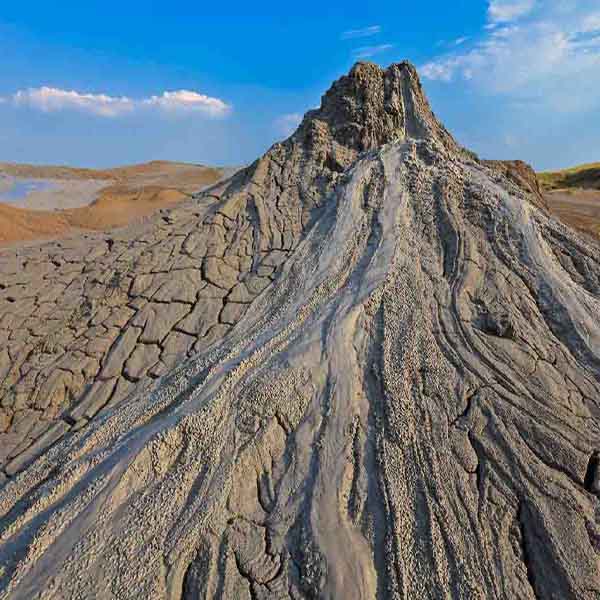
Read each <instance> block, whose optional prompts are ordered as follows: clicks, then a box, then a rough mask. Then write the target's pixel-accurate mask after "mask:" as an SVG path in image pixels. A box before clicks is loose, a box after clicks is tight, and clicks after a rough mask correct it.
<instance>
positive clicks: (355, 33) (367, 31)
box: [341, 25, 381, 40]
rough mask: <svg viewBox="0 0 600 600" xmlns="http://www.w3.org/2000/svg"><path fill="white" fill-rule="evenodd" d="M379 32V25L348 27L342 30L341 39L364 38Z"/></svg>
mask: <svg viewBox="0 0 600 600" xmlns="http://www.w3.org/2000/svg"><path fill="white" fill-rule="evenodd" d="M380 32H381V25H371V26H370V27H363V28H362V29H350V30H348V31H344V32H343V33H342V35H341V38H342V39H343V40H352V39H355V38H365V37H370V36H372V35H376V34H378V33H380Z"/></svg>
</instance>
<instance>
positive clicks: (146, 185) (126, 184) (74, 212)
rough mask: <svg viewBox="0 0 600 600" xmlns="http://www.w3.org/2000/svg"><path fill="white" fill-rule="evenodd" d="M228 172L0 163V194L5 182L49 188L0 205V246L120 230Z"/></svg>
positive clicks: (166, 165)
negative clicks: (12, 180)
mask: <svg viewBox="0 0 600 600" xmlns="http://www.w3.org/2000/svg"><path fill="white" fill-rule="evenodd" d="M227 172H228V170H221V169H215V168H211V167H205V166H202V165H192V164H185V163H171V162H165V161H153V162H150V163H145V164H140V165H131V166H125V167H118V168H115V169H108V170H99V171H95V170H92V169H76V168H73V169H71V168H69V167H51V166H32V165H15V164H7V163H0V173H1V174H3V175H5V177H4V178H3V179H2V180H0V181H1V183H2V188H0V196H1V194H2V193H3V192H4V193H6V192H7V190H8V188H10V184H9V181H10V178H15V177H19V178H28V179H43V180H46V181H51V182H52V183H53V184H55V187H53V188H52V189H45V190H41V191H36V192H34V193H32V194H30V195H29V196H28V197H27V198H26V199H25V200H24V201H21V202H19V203H18V205H17V204H15V203H14V202H11V203H3V202H1V201H0V245H7V244H14V243H19V242H23V241H31V240H36V239H43V238H49V237H50V238H52V237H62V236H65V235H68V234H70V233H73V232H74V231H77V230H79V229H93V230H105V229H110V228H113V227H121V226H123V225H127V224H128V223H131V222H132V221H134V220H136V219H139V218H141V217H145V216H148V215H150V214H152V213H153V212H155V211H156V210H158V209H160V208H164V207H166V206H171V205H173V204H174V203H177V202H180V201H181V200H184V199H186V198H189V197H190V196H191V194H192V193H194V192H197V191H199V190H201V189H202V188H204V187H206V186H207V185H210V184H212V183H214V182H215V181H217V180H219V179H220V178H222V176H223V175H224V174H225V175H226V174H227Z"/></svg>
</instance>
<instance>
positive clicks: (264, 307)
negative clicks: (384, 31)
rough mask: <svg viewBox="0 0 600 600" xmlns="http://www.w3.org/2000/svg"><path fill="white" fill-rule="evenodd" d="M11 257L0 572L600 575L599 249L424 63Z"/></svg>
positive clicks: (54, 589)
mask: <svg viewBox="0 0 600 600" xmlns="http://www.w3.org/2000/svg"><path fill="white" fill-rule="evenodd" d="M82 249H85V252H83V251H82ZM82 253H83V254H84V255H85V258H84V259H78V258H77V256H80V255H82ZM0 260H2V261H3V264H4V269H5V270H6V269H9V270H10V269H12V271H11V272H12V273H13V274H12V275H11V276H10V277H11V279H10V280H9V281H7V282H3V283H2V286H0V288H1V289H0V326H2V327H3V329H0V335H3V336H4V337H3V338H2V337H0V339H4V340H5V341H4V342H3V345H4V346H5V348H6V349H5V350H1V351H0V377H1V379H0V381H1V382H2V386H3V387H2V392H1V393H2V394H3V396H2V398H3V399H2V406H4V407H5V411H6V414H7V415H8V418H9V420H10V423H11V427H12V426H13V425H12V424H14V423H15V422H16V423H21V422H22V423H25V424H24V425H23V426H22V428H21V429H20V430H14V431H13V430H11V431H13V433H12V434H11V435H13V436H16V438H18V439H17V442H18V444H19V445H18V446H16V447H15V449H14V450H13V451H11V452H9V453H8V455H7V456H6V457H5V464H4V473H5V476H4V477H5V480H4V483H3V487H2V489H1V490H0V515H2V517H1V521H0V564H1V565H2V569H1V571H0V590H1V592H0V596H1V597H4V598H11V599H15V600H16V599H23V600H30V599H31V598H37V597H39V598H44V599H58V598H119V599H126V598H157V599H170V600H192V599H196V598H224V599H238V598H239V599H249V600H250V599H259V598H261V599H262V598H265V599H266V598H269V599H271V598H281V599H284V598H294V599H301V598H336V599H342V598H343V599H351V598H377V599H384V598H402V599H410V600H418V599H429V598H456V599H459V598H461V599H474V598H503V599H504V598H505V599H514V598H523V599H526V598H530V599H535V598H537V599H559V598H560V599H567V598H585V599H588V598H589V599H592V598H598V597H599V596H600V577H599V573H598V554H599V553H600V504H599V496H600V472H599V469H600V454H599V451H600V429H599V416H600V412H599V399H600V321H599V319H598V315H599V314H600V251H599V250H598V247H597V246H596V245H594V244H593V243H592V242H590V241H588V240H587V239H585V238H583V237H582V236H581V235H579V234H577V233H576V232H573V231H571V230H570V229H568V228H567V227H566V226H565V225H563V224H561V223H559V222H557V221H556V220H554V219H553V218H552V217H551V216H550V215H549V214H548V212H547V211H546V210H544V208H543V207H540V206H539V203H537V202H536V201H535V198H533V195H532V194H531V192H530V191H529V190H528V189H524V188H523V189H522V188H521V187H519V186H518V185H517V183H515V180H514V179H509V178H508V177H507V176H506V174H505V173H504V172H503V171H502V170H501V169H496V168H494V166H493V165H490V164H485V163H482V162H480V161H478V160H477V159H476V158H475V157H474V155H472V154H471V153H469V152H467V151H466V150H464V149H462V148H461V147H460V146H459V145H458V144H457V143H456V142H455V141H454V140H453V138H452V137H451V135H450V134H449V133H448V132H447V131H446V130H445V128H444V127H443V126H442V125H441V124H440V123H439V122H438V120H437V119H436V118H435V116H434V114H433V113H432V112H431V110H430V108H429V104H428V102H427V100H426V98H425V97H424V94H423V91H422V89H421V85H420V83H419V80H418V76H417V73H416V71H415V69H414V68H413V67H412V66H411V65H410V64H408V63H401V64H395V65H392V66H390V67H389V68H388V69H387V70H382V69H380V68H379V67H377V66H376V65H373V64H367V63H359V64H357V65H356V66H355V67H354V68H353V69H352V70H351V72H350V73H349V75H347V76H345V77H342V78H341V79H340V80H339V81H337V82H335V83H334V85H333V86H332V88H331V89H330V90H329V91H328V92H327V93H326V94H325V96H324V97H323V100H322V104H321V107H320V108H319V109H318V110H315V111H311V112H309V113H307V115H306V116H305V118H304V120H303V122H302V124H301V125H300V127H299V128H298V130H297V131H296V132H295V133H294V134H293V135H292V136H291V137H290V138H289V139H288V140H286V141H285V142H283V143H281V144H276V145H275V146H273V147H272V148H271V149H270V150H269V151H268V152H267V153H266V154H265V155H264V156H263V157H262V158H260V159H259V160H257V161H256V162H255V163H254V164H253V165H251V166H250V167H249V168H247V169H245V170H244V171H242V172H240V173H238V174H236V175H235V176H234V177H233V178H232V179H229V180H228V181H226V182H224V183H221V184H218V185H217V186H215V187H213V188H212V189H210V190H208V191H205V192H203V193H202V194H200V195H198V196H197V197H196V198H194V200H192V201H189V202H186V203H184V204H182V205H179V206H178V207H176V208H173V209H172V210H167V211H162V213H161V214H160V215H159V216H157V217H155V218H153V219H150V220H149V221H148V222H146V223H145V224H144V225H143V227H142V229H141V230H140V228H139V227H138V228H137V229H135V228H132V229H127V230H123V231H121V232H119V233H118V234H111V237H110V238H108V237H107V236H102V235H99V234H98V235H97V236H96V237H88V238H87V239H79V238H78V239H74V240H72V241H70V242H69V243H64V244H63V245H62V246H60V244H59V243H56V242H52V243H46V244H41V245H38V246H33V247H28V248H26V249H23V250H20V251H16V250H15V251H8V252H4V253H3V254H2V255H1V259H0ZM17 298H19V299H20V301H19V302H15V301H14V300H15V299H17ZM35 319H38V321H40V322H39V323H38V324H37V325H36V323H35V322H34V321H32V320H35ZM42 321H43V323H42ZM17 322H18V325H16V326H15V325H14V324H15V323H17ZM48 323H51V324H52V325H51V326H50V325H48ZM44 327H45V329H44ZM40 331H44V334H43V336H42V334H40V333H39V332H40ZM32 421H34V425H31V426H29V428H27V427H28V426H27V425H26V423H30V422H32ZM40 432H41V433H40Z"/></svg>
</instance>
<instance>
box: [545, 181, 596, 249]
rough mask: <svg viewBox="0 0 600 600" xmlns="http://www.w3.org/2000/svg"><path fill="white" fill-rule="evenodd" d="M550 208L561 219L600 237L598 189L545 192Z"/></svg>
mask: <svg viewBox="0 0 600 600" xmlns="http://www.w3.org/2000/svg"><path fill="white" fill-rule="evenodd" d="M544 197H545V199H546V201H547V203H548V205H549V207H550V210H551V211H552V212H553V213H554V214H555V215H557V216H558V217H559V218H560V219H561V220H562V221H564V222H565V223H567V224H568V225H570V226H571V227H575V228H576V229H579V230H581V231H584V232H586V233H588V234H592V235H593V236H594V237H596V238H600V191H598V190H582V189H569V190H558V191H555V192H546V193H545V194H544Z"/></svg>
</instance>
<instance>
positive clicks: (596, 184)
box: [538, 162, 600, 191]
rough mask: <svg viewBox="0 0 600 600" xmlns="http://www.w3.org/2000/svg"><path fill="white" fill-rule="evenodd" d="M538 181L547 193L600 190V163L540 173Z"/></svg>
mask: <svg viewBox="0 0 600 600" xmlns="http://www.w3.org/2000/svg"><path fill="white" fill-rule="evenodd" d="M538 179H539V180H540V183H541V184H542V187H543V188H544V190H546V191H553V190H564V189H571V188H578V189H585V190H600V162H597V163H588V164H585V165H579V166H577V167H571V168H570V169H563V170H562V171H544V172H542V173H538Z"/></svg>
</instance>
